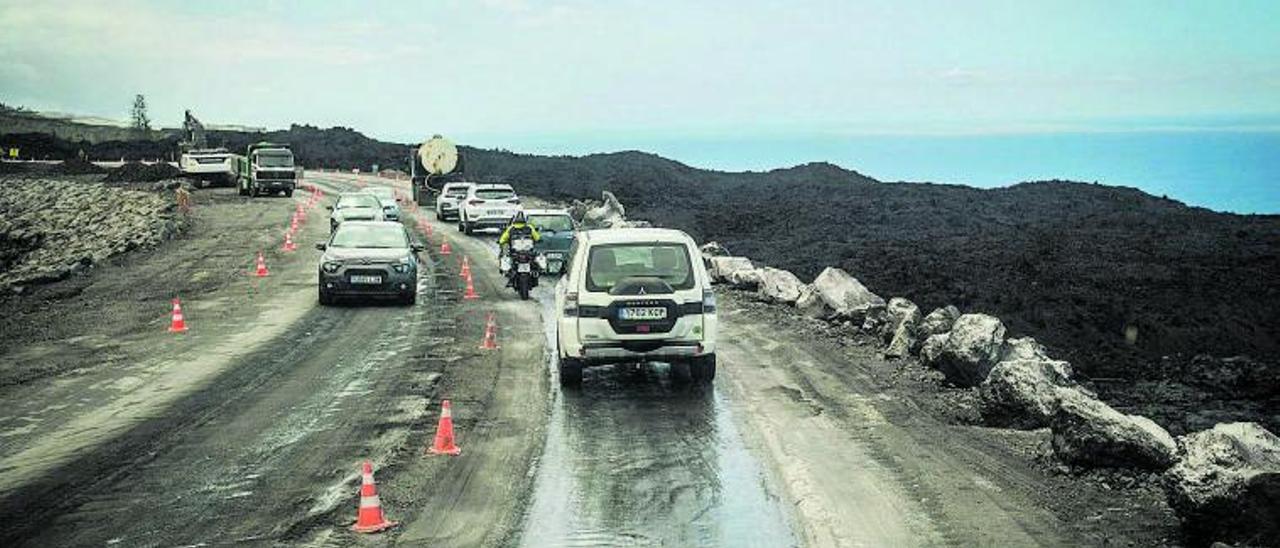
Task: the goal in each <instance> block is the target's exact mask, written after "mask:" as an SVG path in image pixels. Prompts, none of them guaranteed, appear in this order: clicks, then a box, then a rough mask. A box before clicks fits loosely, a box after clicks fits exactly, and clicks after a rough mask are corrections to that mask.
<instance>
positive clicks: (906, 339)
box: [884, 321, 916, 358]
mask: <svg viewBox="0 0 1280 548" xmlns="http://www.w3.org/2000/svg"><path fill="white" fill-rule="evenodd" d="M915 346H916V335H915V325H914V324H913V323H911V322H906V321H904V322H901V323H899V324H898V328H897V329H895V330H894V331H893V336H892V337H890V339H889V344H888V346H886V347H885V349H884V356H885V357H886V358H905V357H907V356H908V355H910V354H911V349H912V348H913V347H915Z"/></svg>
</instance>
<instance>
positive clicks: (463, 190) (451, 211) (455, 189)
mask: <svg viewBox="0 0 1280 548" xmlns="http://www.w3.org/2000/svg"><path fill="white" fill-rule="evenodd" d="M473 186H475V184H474V183H445V185H444V187H443V188H441V189H440V196H439V197H437V198H436V219H439V220H441V221H447V220H449V219H452V218H455V217H457V216H458V204H460V203H462V200H463V199H464V198H466V197H467V190H469V189H470V188H471V187H473Z"/></svg>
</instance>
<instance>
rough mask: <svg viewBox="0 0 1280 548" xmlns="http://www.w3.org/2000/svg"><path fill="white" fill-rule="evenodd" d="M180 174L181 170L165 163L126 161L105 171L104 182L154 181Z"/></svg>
mask: <svg viewBox="0 0 1280 548" xmlns="http://www.w3.org/2000/svg"><path fill="white" fill-rule="evenodd" d="M181 176H182V170H180V169H178V168H176V167H173V166H171V165H169V164H166V163H155V164H144V163H141V162H127V163H125V164H124V165H122V166H120V167H118V168H115V169H112V170H109V171H107V176H106V178H104V179H103V181H104V182H108V183H154V182H156V181H163V180H165V179H173V178H176V177H181Z"/></svg>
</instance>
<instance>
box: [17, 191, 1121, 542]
mask: <svg viewBox="0 0 1280 548" xmlns="http://www.w3.org/2000/svg"><path fill="white" fill-rule="evenodd" d="M308 180H309V182H311V183H314V184H317V185H319V186H320V187H321V188H324V189H326V191H327V192H328V193H329V195H328V198H329V199H332V198H333V197H334V195H335V193H336V192H338V191H340V190H344V189H353V188H356V187H357V186H362V185H366V184H390V185H397V184H402V183H396V182H391V181H387V180H374V179H372V178H369V177H365V178H356V177H354V176H352V175H349V174H341V175H340V174H333V173H312V174H310V175H309V179H308ZM304 199H305V195H304V194H302V193H299V194H296V195H295V198H294V199H292V200H290V199H284V198H275V199H262V198H259V199H256V200H250V199H247V198H241V197H238V196H235V195H234V191H231V190H229V189H217V190H206V191H200V192H199V193H197V204H198V205H197V208H196V214H195V215H196V220H195V222H194V225H193V228H192V229H191V230H190V231H189V232H188V234H187V235H186V236H184V237H183V238H182V239H180V240H177V241H174V242H170V243H167V244H165V245H164V246H162V248H160V249H158V250H155V251H153V252H149V253H145V254H142V255H140V256H138V257H135V258H133V259H129V260H125V261H120V262H119V263H118V264H114V265H111V266H108V267H104V268H103V269H101V270H100V271H98V272H95V273H94V274H93V275H92V276H89V277H87V278H86V280H84V281H75V282H69V283H74V284H79V285H77V286H75V287H74V288H73V289H74V291H64V293H66V295H64V296H63V298H61V299H60V300H58V301H57V303H56V306H54V307H52V308H41V307H38V306H34V305H32V306H30V307H29V309H23V310H20V311H19V313H21V314H23V315H24V316H23V318H24V321H23V322H22V325H24V326H28V327H26V328H25V329H27V331H24V332H22V333H18V332H17V331H14V332H12V333H9V334H6V342H7V344H8V345H7V347H6V348H5V349H4V350H3V351H2V352H0V360H3V362H0V363H2V364H3V367H0V374H3V375H4V376H0V401H4V402H5V403H6V405H5V409H4V410H2V411H0V440H3V441H4V444H3V446H2V448H0V521H2V522H3V523H4V526H3V529H2V530H0V543H2V544H4V545H29V546H89V545H104V544H105V545H113V546H190V545H214V544H231V543H251V544H255V543H262V544H298V545H310V546H346V545H351V544H353V543H357V542H360V543H373V544H386V543H391V544H402V545H444V546H514V545H522V546H549V545H580V546H590V545H619V544H626V545H679V546H789V545H812V546H881V545H1037V544H1041V545H1063V544H1076V543H1090V544H1092V543H1096V542H1097V541H1099V540H1100V537H1098V536H1096V533H1097V531H1096V529H1097V526H1096V525H1085V526H1081V525H1080V524H1079V523H1080V522H1082V521H1083V520H1082V519H1077V518H1079V516H1073V515H1071V513H1070V512H1069V511H1067V510H1063V509H1062V508H1058V507H1055V505H1054V503H1053V501H1052V500H1048V499H1049V497H1050V495H1051V494H1052V491H1050V492H1046V491H1045V489H1044V488H1043V486H1045V485H1050V486H1052V485H1057V484H1055V483H1054V482H1055V481H1057V480H1054V479H1053V478H1052V477H1049V476H1048V475H1047V474H1046V473H1044V472H1043V471H1041V470H1039V469H1038V468H1036V467H1035V466H1033V464H1032V463H1031V462H1030V461H1029V459H1028V458H1027V456H1026V454H1025V453H1022V452H1020V447H1022V446H1020V445H1019V444H1020V443H1022V444H1023V445H1025V443H1034V442H1028V441H1027V440H1018V439H1012V440H1011V439H1006V438H1002V437H1001V436H1002V435H1001V434H993V433H992V432H990V431H987V430H985V429H978V428H974V427H968V426H957V425H954V424H951V423H948V422H947V421H945V420H943V419H940V418H938V417H937V416H936V414H934V413H931V412H930V411H929V410H928V409H926V408H922V407H921V406H920V405H918V404H917V403H916V400H915V399H913V398H914V397H915V396H913V395H912V394H909V393H907V392H904V391H903V390H901V389H892V388H886V385H885V383H884V382H883V378H882V377H883V374H884V372H885V371H886V367H888V365H887V364H886V363H885V362H883V361H882V360H880V359H879V358H878V356H877V355H876V353H875V352H874V350H873V349H870V348H852V349H850V348H845V347H839V346H837V345H836V344H835V343H832V342H819V341H815V337H813V336H812V334H811V333H810V332H809V331H807V330H806V328H805V327H804V326H803V325H800V324H786V323H784V322H782V321H781V320H780V319H779V316H778V314H777V313H776V311H771V310H769V309H768V308H765V307H763V305H760V304H758V303H754V302H751V301H750V300H749V299H743V298H741V296H736V295H725V296H724V297H723V301H722V306H721V309H722V311H723V312H722V314H723V316H722V320H723V322H722V323H723V328H722V333H721V336H722V338H721V340H722V343H721V351H720V358H721V360H720V363H721V366H720V371H721V377H720V378H719V379H717V381H716V384H715V385H714V386H711V387H696V386H689V385H685V384H680V383H673V382H671V380H670V378H669V376H668V374H667V368H666V367H665V366H664V365H662V364H655V365H650V366H645V367H641V368H632V367H607V368H600V369H592V370H589V371H588V373H587V376H586V380H585V383H584V386H583V387H582V388H581V389H577V390H567V391H564V390H561V389H560V387H559V385H558V383H557V382H556V380H555V378H554V377H555V374H556V373H555V365H556V364H555V361H554V360H555V358H554V355H553V353H552V352H551V351H550V348H552V346H553V343H554V338H553V336H554V333H553V330H552V326H553V325H554V324H553V323H552V322H551V318H552V313H553V312H554V310H553V308H552V305H551V299H550V292H551V288H550V287H549V284H547V285H544V286H543V287H540V288H538V289H537V290H536V291H535V292H534V297H535V298H534V299H533V300H531V301H528V302H523V301H520V300H518V299H517V298H516V297H515V294H514V292H512V291H511V290H508V289H505V288H503V287H502V282H503V280H502V279H501V278H500V276H499V275H498V273H497V269H496V261H495V256H496V250H495V248H494V246H493V244H492V243H491V241H490V240H491V238H486V237H474V238H473V237H465V236H463V235H462V234H460V233H459V232H458V231H457V230H456V229H455V228H454V227H453V225H451V224H447V223H440V222H438V221H435V220H434V219H431V220H430V221H429V222H430V225H431V227H432V229H431V235H430V236H427V235H426V234H422V237H423V238H424V239H426V240H428V241H429V242H430V250H429V252H428V253H426V254H425V259H426V260H425V261H424V265H425V268H424V271H423V272H422V275H421V277H420V281H419V294H420V297H419V300H418V303H417V304H416V305H414V306H411V307H403V306H396V305H347V306H336V307H321V306H319V305H318V304H316V296H315V271H314V269H315V261H316V259H317V257H318V253H317V252H315V251H313V250H311V249H310V246H309V244H310V242H311V241H313V240H321V239H323V237H324V235H325V234H326V226H325V223H326V221H325V219H324V213H325V212H324V210H323V209H315V210H312V212H311V214H310V216H311V219H310V220H309V221H307V222H306V223H304V226H303V228H302V232H301V233H300V237H299V241H300V243H301V247H300V249H299V250H298V251H296V252H292V253H286V252H283V251H279V250H277V249H275V247H276V246H278V245H279V244H278V241H279V229H280V228H281V227H282V226H283V223H284V221H285V220H286V219H287V218H288V214H289V212H291V211H292V209H293V207H294V204H295V203H299V202H301V201H302V200H304ZM421 217H422V218H423V219H426V218H427V215H426V214H425V213H422V214H421ZM415 220H416V219H415ZM408 222H409V225H410V226H415V224H414V222H413V220H410V221H408ZM443 240H447V241H448V242H449V243H450V245H451V246H452V247H453V253H452V254H450V255H442V254H441V253H440V252H439V246H440V243H441V242H442V241H443ZM259 249H267V250H268V253H267V255H268V257H269V265H270V267H271V269H272V275H271V276H270V277H268V278H265V279H258V278H253V277H250V276H247V275H246V271H247V270H248V269H249V268H250V267H251V265H252V257H253V255H254V253H255V252H256V251H257V250H259ZM461 257H469V258H470V259H471V261H472V264H473V266H474V268H473V272H474V273H475V286H476V290H477V292H478V293H479V294H480V296H481V298H479V299H476V300H467V299H463V298H462V288H463V287H462V281H461V278H460V277H459V275H458V267H459V261H460V258H461ZM175 293H181V295H182V296H183V298H184V309H185V310H187V311H188V312H187V318H188V322H189V324H190V326H191V331H190V332H189V333H187V334H183V335H173V334H170V333H166V332H165V331H164V326H165V325H166V322H167V317H166V316H165V315H166V314H167V312H168V308H167V303H168V299H169V298H170V297H172V296H173V295H174V294H175ZM489 314H493V315H494V317H495V318H496V321H497V324H498V325H499V330H498V339H499V344H500V349H498V350H481V349H479V348H478V343H479V342H480V338H481V335H482V333H483V329H484V323H485V319H486V317H487V316H488V315H489ZM104 318H109V319H110V321H103V319H104ZM788 321H791V320H788ZM11 372H13V373H12V374H11ZM443 399H450V400H451V401H452V402H453V410H454V415H455V426H456V428H457V432H458V442H459V444H460V445H461V446H462V449H463V453H462V455H461V456H458V457H441V456H426V455H424V451H423V450H424V447H425V446H426V445H427V444H428V443H429V442H430V440H431V438H432V436H433V435H434V431H435V428H436V421H437V416H438V411H439V406H440V402H441V400H443ZM1024 442H1025V443H1024ZM363 460H369V461H371V462H373V463H374V466H375V469H376V472H377V473H376V477H377V480H378V483H379V494H380V495H381V499H382V502H383V505H384V507H385V509H386V512H387V514H388V515H389V517H390V518H391V519H393V520H397V521H399V522H400V523H401V526H400V527H398V528H397V529H395V530H392V531H390V532H387V533H384V534H382V535H379V536H376V537H360V539H359V540H358V539H357V538H356V536H355V535H354V534H353V533H351V532H349V531H348V526H349V525H350V524H351V523H352V522H353V521H354V517H355V508H356V499H357V497H356V492H357V487H358V483H359V476H358V465H359V463H360V462H361V461H363ZM1058 483H1059V484H1060V483H1061V482H1058ZM1090 496H1096V497H1098V498H1099V499H1101V498H1102V497H1105V493H1093V494H1091V495H1090ZM1102 523H1103V524H1104V525H1108V526H1110V525H1111V522H1110V521H1106V520H1103V522H1102ZM1111 534H1115V535H1117V536H1116V538H1118V539H1120V540H1124V539H1125V538H1126V537H1125V535H1126V534H1128V533H1127V532H1126V531H1125V530H1124V529H1123V527H1113V528H1112V531H1111ZM1132 537H1134V538H1140V534H1139V533H1137V532H1134V533H1133V534H1132Z"/></svg>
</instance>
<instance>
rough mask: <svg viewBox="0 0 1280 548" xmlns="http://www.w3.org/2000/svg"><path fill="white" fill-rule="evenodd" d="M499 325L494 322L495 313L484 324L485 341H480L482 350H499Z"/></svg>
mask: <svg viewBox="0 0 1280 548" xmlns="http://www.w3.org/2000/svg"><path fill="white" fill-rule="evenodd" d="M497 331H498V324H497V323H496V322H494V321H493V312H490V313H489V319H488V321H486V322H485V324H484V340H481V341H480V350H497V349H498V332H497Z"/></svg>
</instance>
